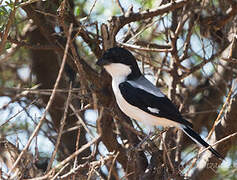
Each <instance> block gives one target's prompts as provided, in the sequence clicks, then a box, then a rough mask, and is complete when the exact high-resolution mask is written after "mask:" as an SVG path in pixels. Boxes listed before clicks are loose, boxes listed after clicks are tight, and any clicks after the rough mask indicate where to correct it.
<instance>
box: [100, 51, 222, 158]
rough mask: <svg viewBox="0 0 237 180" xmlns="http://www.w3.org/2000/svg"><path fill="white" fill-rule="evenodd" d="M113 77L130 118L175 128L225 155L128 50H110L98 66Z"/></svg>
mask: <svg viewBox="0 0 237 180" xmlns="http://www.w3.org/2000/svg"><path fill="white" fill-rule="evenodd" d="M96 64H97V65H99V66H103V67H104V68H105V70H106V71H107V72H108V73H109V74H110V75H111V77H112V89H113V92H114V95H115V98H116V102H117V104H118V106H119V108H120V109H121V110H122V112H123V113H125V114H126V115H127V116H129V117H130V118H133V119H135V120H137V121H140V122H142V123H144V124H148V125H154V126H156V125H158V126H164V127H167V126H175V127H177V128H179V129H182V130H183V131H184V133H185V134H187V135H188V136H189V137H190V138H191V139H192V140H194V141H195V142H196V143H197V144H199V145H202V146H204V147H205V148H207V147H209V150H210V151H211V152H212V153H213V154H214V155H215V156H216V157H218V158H220V159H222V156H221V155H220V154H219V153H218V152H217V151H216V150H214V149H213V148H212V147H210V145H209V144H208V143H207V142H206V141H204V140H203V139H202V138H201V137H200V136H199V134H197V133H196V132H195V131H194V130H193V129H192V123H190V122H189V121H187V120H185V119H184V118H183V117H182V115H181V114H180V112H179V110H178V109H177V107H176V106H175V105H174V104H173V103H172V102H171V101H170V100H169V99H168V98H167V97H166V96H165V95H164V94H163V93H162V92H161V91H160V89H159V88H157V87H156V86H154V85H153V84H152V83H151V82H150V81H148V80H147V79H146V78H145V77H144V76H143V75H142V73H141V71H140V69H139V67H138V65H137V62H136V59H135V57H134V56H133V55H132V54H131V53H130V52H129V51H128V50H126V49H124V48H120V47H114V48H111V49H108V50H107V51H106V52H105V53H104V54H103V57H102V58H101V59H99V60H98V61H97V63H96Z"/></svg>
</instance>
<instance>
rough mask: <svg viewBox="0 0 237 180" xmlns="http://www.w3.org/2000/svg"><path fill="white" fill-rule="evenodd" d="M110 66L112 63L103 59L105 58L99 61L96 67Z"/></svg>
mask: <svg viewBox="0 0 237 180" xmlns="http://www.w3.org/2000/svg"><path fill="white" fill-rule="evenodd" d="M108 64H110V62H109V61H108V60H106V59H103V58H101V59H99V60H98V61H97V62H96V65H98V66H104V65H108Z"/></svg>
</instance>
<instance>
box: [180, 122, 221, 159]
mask: <svg viewBox="0 0 237 180" xmlns="http://www.w3.org/2000/svg"><path fill="white" fill-rule="evenodd" d="M181 128H182V130H183V131H184V133H185V134H187V135H188V136H189V137H190V138H191V139H192V140H193V141H195V142H196V143H197V144H199V145H201V146H203V147H205V148H207V147H209V148H208V150H209V151H211V152H212V153H213V154H214V155H215V156H216V157H217V158H219V159H222V160H223V159H224V158H223V157H222V156H221V155H220V154H219V153H218V152H217V151H216V150H215V149H213V148H212V147H211V146H210V145H209V144H208V143H207V142H206V141H204V140H203V139H202V138H201V136H199V134H197V133H196V132H195V131H194V130H193V129H192V128H191V127H189V126H186V125H182V126H181Z"/></svg>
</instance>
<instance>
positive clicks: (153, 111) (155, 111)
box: [147, 107, 160, 114]
mask: <svg viewBox="0 0 237 180" xmlns="http://www.w3.org/2000/svg"><path fill="white" fill-rule="evenodd" d="M147 109H148V110H149V111H150V112H151V113H156V114H159V113H160V110H159V109H156V108H151V107H147Z"/></svg>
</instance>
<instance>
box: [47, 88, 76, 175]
mask: <svg viewBox="0 0 237 180" xmlns="http://www.w3.org/2000/svg"><path fill="white" fill-rule="evenodd" d="M71 88H72V84H70V88H69V93H68V97H67V101H66V104H65V110H64V113H63V119H62V120H61V125H60V129H59V132H58V138H57V141H56V144H55V147H54V151H53V153H52V156H51V158H50V161H49V164H48V167H47V170H46V172H48V171H49V170H50V168H51V166H52V164H53V160H54V158H55V156H56V153H57V151H58V148H59V143H60V141H61V137H62V132H63V128H64V125H65V121H66V118H67V114H68V107H69V103H70V100H71V95H72V93H71V91H70V90H71Z"/></svg>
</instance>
